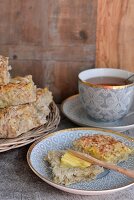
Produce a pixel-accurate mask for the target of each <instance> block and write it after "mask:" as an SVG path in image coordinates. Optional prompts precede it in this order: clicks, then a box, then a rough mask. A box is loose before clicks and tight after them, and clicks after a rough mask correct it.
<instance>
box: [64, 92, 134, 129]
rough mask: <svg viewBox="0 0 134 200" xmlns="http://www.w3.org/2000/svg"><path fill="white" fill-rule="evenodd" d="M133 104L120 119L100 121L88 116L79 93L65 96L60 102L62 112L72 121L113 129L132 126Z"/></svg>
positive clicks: (133, 121) (81, 124) (133, 123)
mask: <svg viewBox="0 0 134 200" xmlns="http://www.w3.org/2000/svg"><path fill="white" fill-rule="evenodd" d="M133 107H134V106H132V109H131V110H130V111H129V113H128V114H127V115H126V116H125V117H123V118H122V119H120V120H117V121H114V122H100V121H97V120H94V119H92V118H90V117H89V116H88V115H87V113H86V112H85V110H84V108H83V107H82V105H81V102H80V99H79V95H74V96H71V97H69V98H67V99H66V100H65V101H63V103H62V112H63V113H64V115H65V116H66V117H67V118H69V119H70V120H71V121H73V122H74V123H76V124H78V125H80V126H90V127H97V128H106V129H110V130H115V131H121V132H123V131H126V130H129V129H132V128H134V109H133Z"/></svg>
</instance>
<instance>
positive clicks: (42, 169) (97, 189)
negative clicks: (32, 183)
mask: <svg viewBox="0 0 134 200" xmlns="http://www.w3.org/2000/svg"><path fill="white" fill-rule="evenodd" d="M93 134H103V135H110V136H112V137H114V138H115V139H117V140H120V141H122V142H123V143H125V144H127V145H128V146H130V147H132V148H134V141H133V140H132V139H131V138H129V137H128V136H124V135H122V134H121V133H117V132H113V131H110V130H105V129H97V128H74V129H65V130H61V131H58V132H55V133H51V134H49V135H47V136H46V137H44V138H43V139H41V140H39V141H37V142H35V143H34V144H33V145H32V146H31V147H30V148H29V150H28V153H27V161H28V164H29V166H30V168H31V169H32V170H33V172H34V173H35V174H36V175H37V176H39V177H40V178H41V179H42V180H44V181H45V182H46V183H48V184H50V185H51V186H54V187H56V188H58V189H60V190H63V191H65V192H69V193H74V194H81V195H100V194H107V193H112V192H116V191H119V190H123V189H125V188H127V187H130V186H132V185H134V181H133V179H131V178H129V177H126V176H125V175H123V174H119V173H117V172H115V171H112V170H110V172H109V173H108V174H107V175H106V176H103V177H102V178H99V179H96V180H93V181H85V182H80V183H76V184H72V185H70V186H62V185H58V184H56V183H54V182H53V181H52V176H51V169H50V167H49V166H48V164H47V162H46V161H44V157H45V156H46V155H47V153H48V151H51V150H63V149H66V148H71V145H72V141H74V140H75V139H77V138H79V137H81V136H85V135H93ZM120 165H121V166H122V167H124V168H128V169H134V155H133V156H130V157H129V159H128V160H127V161H125V162H122V163H120Z"/></svg>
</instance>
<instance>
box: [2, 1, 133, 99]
mask: <svg viewBox="0 0 134 200" xmlns="http://www.w3.org/2000/svg"><path fill="white" fill-rule="evenodd" d="M0 10H1V12H0V54H2V55H5V56H9V57H10V63H11V65H12V67H13V70H12V75H13V76H16V75H26V74H32V75H33V79H34V81H35V83H36V84H37V85H38V86H39V87H44V86H49V88H50V90H51V91H52V92H53V95H54V97H55V100H56V102H61V101H62V100H63V99H65V98H66V97H68V96H70V95H72V94H75V93H77V75H78V73H79V72H80V71H82V70H84V69H87V68H93V67H95V62H96V66H97V67H116V68H126V69H128V70H133V61H134V56H133V52H134V51H133V50H134V23H133V22H134V12H133V11H134V1H133V0H74V1H72V0H21V1H18V0H0ZM96 33H97V40H96ZM95 57H96V58H95Z"/></svg>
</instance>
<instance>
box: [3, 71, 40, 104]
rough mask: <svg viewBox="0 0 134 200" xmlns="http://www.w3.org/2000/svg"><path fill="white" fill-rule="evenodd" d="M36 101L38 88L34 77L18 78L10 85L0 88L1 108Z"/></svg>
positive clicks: (11, 81) (12, 80)
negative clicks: (33, 79)
mask: <svg viewBox="0 0 134 200" xmlns="http://www.w3.org/2000/svg"><path fill="white" fill-rule="evenodd" d="M34 101H36V86H35V85H34V83H33V81H32V76H31V75H28V76H25V77H16V78H13V79H11V80H10V83H8V84H7V85H4V86H0V108H6V107H9V106H16V105H20V104H25V103H30V102H34Z"/></svg>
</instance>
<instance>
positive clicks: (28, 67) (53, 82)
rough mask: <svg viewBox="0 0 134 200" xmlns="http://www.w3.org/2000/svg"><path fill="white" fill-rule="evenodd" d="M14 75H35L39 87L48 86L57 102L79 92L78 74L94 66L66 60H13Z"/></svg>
mask: <svg viewBox="0 0 134 200" xmlns="http://www.w3.org/2000/svg"><path fill="white" fill-rule="evenodd" d="M10 63H11V64H12V66H13V71H12V76H17V75H20V76H24V75H26V74H27V75H28V74H32V75H33V80H34V82H35V84H37V86H38V87H45V86H47V87H48V88H49V89H50V90H51V91H52V93H53V95H54V100H55V101H56V102H61V101H62V100H63V99H65V98H67V97H68V96H69V95H73V94H76V93H77V92H78V87H77V85H78V79H77V75H78V73H79V72H80V71H82V70H84V69H87V68H89V67H90V68H92V67H93V66H94V65H93V64H92V62H91V63H90V64H89V62H64V61H45V60H43V61H39V60H11V61H10Z"/></svg>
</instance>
